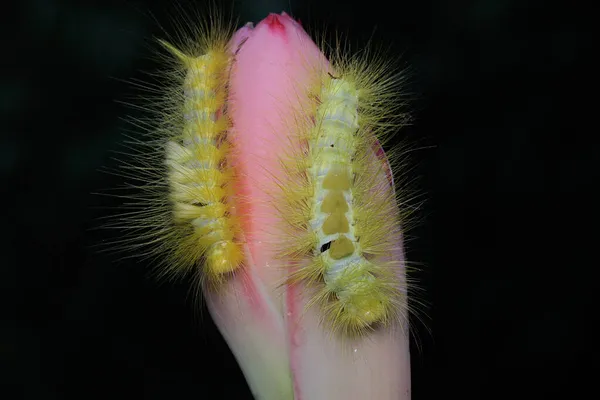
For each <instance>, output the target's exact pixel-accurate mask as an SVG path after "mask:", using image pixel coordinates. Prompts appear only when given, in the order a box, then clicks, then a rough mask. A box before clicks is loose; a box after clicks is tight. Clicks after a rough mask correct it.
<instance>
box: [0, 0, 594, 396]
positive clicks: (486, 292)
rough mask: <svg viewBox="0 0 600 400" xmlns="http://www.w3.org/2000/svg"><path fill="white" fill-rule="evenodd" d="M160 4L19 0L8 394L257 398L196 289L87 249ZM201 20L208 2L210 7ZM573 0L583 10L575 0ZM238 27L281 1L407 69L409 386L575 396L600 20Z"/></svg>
mask: <svg viewBox="0 0 600 400" xmlns="http://www.w3.org/2000/svg"><path fill="white" fill-rule="evenodd" d="M169 3H170V2H168V1H162V2H159V1H155V2H150V1H144V2H142V1H137V2H136V1H128V2H119V1H106V0H105V1H94V2H92V1H90V2H79V1H61V0H26V1H21V2H18V3H16V6H17V8H18V13H16V14H15V17H13V10H11V11H10V12H6V11H5V12H4V15H3V17H4V18H3V19H4V20H5V21H4V22H3V24H2V25H3V27H4V28H5V29H4V30H5V33H3V34H2V36H3V37H2V43H3V46H2V66H3V74H2V86H1V88H0V95H1V103H0V104H1V112H2V135H1V138H0V174H1V175H2V200H3V203H5V205H4V206H3V207H2V218H1V219H0V221H1V224H2V226H3V227H4V230H3V232H4V234H3V236H2V240H1V241H0V245H1V247H0V266H1V268H0V284H1V289H2V290H1V292H0V293H1V296H2V297H1V298H0V311H1V313H2V314H1V315H2V318H1V322H0V328H1V330H0V355H1V360H2V364H3V365H4V366H5V371H0V382H1V383H2V392H3V393H2V394H0V396H2V398H6V399H8V398H24V399H38V398H40V399H42V398H43V399H50V398H91V397H100V396H102V397H105V396H118V397H120V396H126V395H127V396H130V398H148V399H184V398H227V399H230V398H235V399H238V398H239V399H250V398H251V396H250V393H249V391H248V388H247V386H246V383H245V381H244V379H243V376H242V375H241V372H240V370H239V368H238V367H237V365H236V363H235V360H234V359H233V357H232V355H231V354H230V352H229V350H228V348H227V346H226V344H225V343H224V342H223V340H222V339H221V337H220V335H219V333H218V332H217V331H216V329H215V327H214V326H213V325H212V322H211V321H210V318H202V322H199V319H198V318H195V317H194V315H195V311H194V310H193V304H191V302H190V301H189V300H188V299H187V298H186V295H187V289H188V285H187V284H186V283H185V282H183V283H174V284H164V285H159V284H157V283H156V282H154V281H153V280H151V279H149V278H148V276H147V265H145V264H144V263H140V262H136V261H131V260H121V261H119V260H115V258H114V257H111V256H107V255H104V254H98V253H97V252H96V251H95V250H94V248H93V246H94V245H96V244H98V243H100V242H102V241H104V240H107V237H108V236H110V235H109V234H107V233H106V232H103V231H97V230H94V229H93V228H94V227H95V226H97V225H98V223H97V220H98V218H101V217H103V216H106V215H109V214H110V212H111V211H110V210H109V209H108V207H111V206H115V205H116V204H117V203H116V202H115V200H113V199H107V198H105V197H101V196H96V195H94V194H93V193H94V192H99V191H102V190H104V189H107V188H111V187H115V186H118V185H119V184H120V183H122V179H121V178H118V177H113V176H110V175H107V174H104V173H102V172H99V169H101V168H102V167H111V166H114V161H113V160H112V159H111V157H112V154H111V151H113V150H116V149H118V144H119V142H121V140H122V139H123V137H122V132H123V130H124V129H125V128H127V125H126V123H124V122H123V121H122V119H121V117H123V116H124V115H126V114H130V113H131V112H132V111H131V109H128V108H127V107H124V106H123V105H121V104H119V103H118V102H116V100H120V99H124V98H125V97H126V96H127V95H128V94H130V93H131V92H132V90H131V89H132V88H131V86H130V85H128V84H127V83H125V82H123V81H122V80H126V79H132V78H143V75H142V74H141V73H140V70H152V69H153V68H155V67H156V64H154V62H153V61H152V60H151V59H150V56H151V51H150V50H149V49H148V47H147V43H148V39H149V38H150V37H151V36H152V35H155V34H156V35H160V30H159V29H158V27H157V24H156V21H155V20H154V19H153V17H151V14H152V15H154V17H155V18H156V20H158V21H159V22H160V23H161V24H164V25H165V28H166V29H167V30H171V32H172V29H171V28H170V27H169V25H168V22H169V19H168V17H167V14H166V12H167V11H172V10H173V7H172V5H170V4H169ZM197 4H198V5H197V8H198V9H199V10H200V11H201V13H202V9H203V5H202V3H201V2H198V3H197ZM573 4H575V3H573ZM234 10H235V14H236V15H239V16H240V20H241V21H242V22H245V21H255V22H257V21H258V20H260V19H262V18H264V17H265V16H266V15H267V13H268V12H280V11H282V10H286V11H288V12H291V13H292V15H293V16H294V17H298V18H300V19H301V20H302V21H303V22H308V24H309V25H311V26H315V27H323V26H328V27H329V28H330V29H331V28H336V29H339V30H341V31H343V32H348V33H349V34H350V37H351V38H352V39H353V40H354V41H356V42H357V43H360V42H361V41H362V42H363V43H364V41H365V40H367V39H368V38H369V37H370V36H371V34H372V33H373V29H374V28H375V27H376V28H377V29H376V30H375V34H374V40H375V42H376V43H383V44H386V45H390V46H391V47H390V53H392V55H393V56H400V55H402V58H401V60H402V61H403V62H405V63H406V64H407V65H410V67H411V71H412V74H411V81H410V83H409V87H408V89H409V90H410V91H411V92H412V93H415V100H414V101H413V103H412V108H413V111H414V118H415V121H414V124H413V125H412V126H410V127H408V128H406V129H405V130H404V133H403V135H406V137H408V138H410V139H411V140H416V141H418V143H419V144H420V145H423V146H424V147H427V146H434V147H433V148H428V149H424V150H420V151H417V152H415V153H414V154H413V157H414V159H415V162H416V164H417V169H416V172H415V174H416V175H418V176H419V177H420V179H419V182H418V186H419V189H420V190H422V191H423V192H425V193H426V198H427V202H426V203H425V205H424V206H423V209H422V210H421V217H422V219H421V221H422V222H421V224H420V225H419V226H418V227H417V228H416V229H414V230H413V231H412V235H413V236H414V237H415V239H414V240H412V241H411V242H410V244H409V248H408V257H409V259H410V260H413V261H418V262H421V263H423V265H424V266H425V270H424V272H423V273H422V274H421V276H420V278H421V279H422V284H423V286H424V287H425V288H426V290H427V300H428V301H429V302H431V304H432V305H431V307H430V309H429V310H428V315H429V317H430V319H431V320H430V321H429V322H428V326H429V328H430V329H431V332H432V333H431V334H429V333H427V332H426V330H424V329H423V328H422V327H419V328H418V329H417V330H418V337H419V342H420V344H421V348H420V350H418V349H417V348H416V347H413V356H412V370H413V398H414V399H433V398H449V397H457V398H466V399H489V398H520V397H524V398H525V397H527V398H536V399H546V398H554V397H558V396H561V397H562V398H579V396H581V395H583V393H584V391H585V388H586V386H587V382H588V379H592V378H590V377H589V376H588V375H589V374H591V371H592V368H593V367H592V366H593V354H594V350H595V348H594V346H593V345H592V339H593V338H594V332H593V330H592V329H593V324H594V322H595V321H594V320H595V315H596V314H597V312H596V309H595V307H594V306H593V299H594V296H593V291H592V290H593V288H594V287H595V286H597V285H596V284H595V281H594V279H592V275H593V272H594V270H595V269H596V268H597V266H598V262H597V261H596V259H595V258H594V257H592V256H591V253H592V252H593V251H594V250H595V247H596V246H597V240H596V238H597V236H598V235H597V233H596V231H597V226H598V225H597V222H595V219H596V217H597V214H598V212H597V206H598V195H597V194H596V193H595V190H594V188H593V184H594V182H596V181H597V179H598V169H597V168H596V164H597V159H598V141H597V139H596V136H597V135H598V129H597V124H596V123H595V122H596V121H595V118H594V113H595V112H596V104H597V100H596V96H597V95H596V92H595V91H594V90H593V89H592V78H591V77H592V64H591V59H592V57H593V56H594V54H593V53H594V52H593V50H595V48H593V47H592V37H591V31H592V29H591V26H592V24H593V23H594V20H593V18H594V17H593V15H594V14H593V13H592V12H591V11H590V10H586V9H584V8H583V7H582V6H575V5H570V4H568V3H567V2H565V3H564V4H560V3H555V2H545V1H532V0H530V1H519V0H506V1H492V0H473V1H466V0H459V1H452V2H445V1H433V0H432V1H411V2H409V1H396V2H390V3H389V4H388V3H386V2H383V1H375V0H374V1H369V2H355V3H348V2H339V1H336V0H320V1H314V0H311V1H305V2H302V1H291V2H287V1H286V2H280V1H256V2H251V1H247V2H238V3H236V4H235V6H234Z"/></svg>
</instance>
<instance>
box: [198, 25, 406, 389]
mask: <svg viewBox="0 0 600 400" xmlns="http://www.w3.org/2000/svg"><path fill="white" fill-rule="evenodd" d="M231 44H232V46H231V47H232V48H233V49H234V50H236V49H238V51H237V54H236V56H235V62H234V66H233V68H232V71H231V78H230V86H229V89H230V98H229V105H228V107H230V115H231V119H232V125H233V128H232V132H231V135H230V140H231V142H232V143H233V145H234V147H235V149H236V150H235V156H234V159H233V163H234V165H235V169H236V173H237V175H238V182H237V186H236V188H235V190H236V193H235V195H236V197H238V198H240V199H244V201H243V202H242V203H241V204H240V205H239V208H240V210H239V214H240V215H241V216H242V229H243V232H244V241H245V253H246V254H245V255H246V262H245V264H244V267H243V268H242V272H240V273H237V274H236V275H235V277H234V278H233V279H232V280H231V281H229V282H228V284H227V285H228V286H227V287H226V289H225V290H223V291H219V292H216V293H207V295H206V297H207V301H208V306H209V310H210V312H211V315H212V317H213V319H214V320H215V322H216V324H217V326H218V327H219V329H220V331H221V332H222V334H223V336H224V337H225V340H226V341H227V343H228V344H229V346H230V348H231V350H232V351H233V353H234V355H235V357H236V359H237V360H238V362H239V364H240V366H241V368H242V370H243V372H244V375H245V377H246V379H247V381H248V383H249V385H250V388H251V390H252V392H253V394H254V396H255V397H256V398H257V399H269V400H270V399H273V400H285V399H295V400H320V399H323V400H325V399H326V400H336V399H340V400H341V399H361V400H362V399H372V400H387V399H390V400H391V399H394V400H397V399H409V398H410V361H409V358H410V357H409V346H408V333H407V332H406V330H405V329H404V330H403V329H380V330H375V331H373V332H371V333H369V334H367V335H365V336H364V337H361V338H348V339H344V340H342V339H341V338H340V337H338V336H336V335H331V333H330V332H328V331H327V330H326V329H325V328H324V327H323V326H322V324H321V323H320V316H319V310H318V308H315V307H311V308H308V311H306V312H305V306H306V303H307V301H308V300H309V296H310V293H308V291H306V290H304V287H303V286H300V285H285V286H283V287H282V286H281V285H280V284H281V283H282V282H283V281H284V280H285V276H286V261H285V260H282V259H281V257H278V256H277V248H276V243H275V242H274V241H273V229H271V228H272V227H276V226H277V224H278V221H277V219H278V218H279V216H278V215H277V214H276V213H275V212H274V210H273V207H272V205H270V201H272V198H271V197H270V193H272V192H273V191H276V190H277V186H276V185H277V178H278V177H279V176H281V174H283V172H284V171H283V170H282V166H281V164H280V159H281V156H282V155H283V154H284V153H285V152H286V149H288V147H289V146H290V135H291V134H292V132H291V131H290V129H289V128H290V126H289V124H290V121H291V120H293V116H294V114H297V113H298V112H299V111H300V110H302V109H303V107H306V106H307V104H308V103H309V101H310V100H311V99H310V98H309V96H308V94H307V93H306V91H304V90H303V87H305V86H306V85H309V83H310V79H311V73H312V72H313V71H314V69H315V68H316V67H317V66H319V65H326V63H327V60H326V59H325V56H324V55H323V54H322V53H321V52H320V50H319V49H318V47H317V46H316V45H315V43H314V42H313V41H312V40H311V39H310V37H309V36H308V35H307V34H306V32H305V31H304V30H303V29H302V27H301V26H300V24H299V23H297V22H296V21H294V20H293V19H292V18H290V17H289V16H288V15H287V14H285V13H282V14H281V15H277V14H270V15H269V16H268V17H267V18H265V19H264V20H263V21H261V22H260V23H259V24H258V25H257V26H256V27H254V28H252V27H251V26H249V25H247V26H245V27H243V28H242V29H240V30H239V31H238V32H237V33H236V35H235V37H234V38H233V39H232V42H231ZM373 156H374V157H375V156H377V157H380V158H382V157H383V158H385V155H384V154H383V153H382V152H380V154H376V151H375V150H374V152H373ZM384 162H385V159H384ZM388 178H389V177H388V176H385V173H383V174H381V176H377V177H374V179H378V180H379V181H380V182H382V185H389V180H388ZM267 228H269V229H267ZM401 240H402V238H401V237H398V242H401ZM393 257H396V258H398V259H403V254H402V251H399V252H398V254H394V255H393ZM402 273H403V272H402Z"/></svg>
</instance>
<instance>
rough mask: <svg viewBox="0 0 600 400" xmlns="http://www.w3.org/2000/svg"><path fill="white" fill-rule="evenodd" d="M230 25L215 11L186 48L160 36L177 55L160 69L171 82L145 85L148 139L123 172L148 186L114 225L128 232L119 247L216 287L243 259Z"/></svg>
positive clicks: (170, 272) (165, 271)
mask: <svg viewBox="0 0 600 400" xmlns="http://www.w3.org/2000/svg"><path fill="white" fill-rule="evenodd" d="M232 29H233V27H231V26H228V24H227V23H225V22H223V21H222V20H221V19H220V18H219V17H213V18H212V19H211V20H210V21H209V22H208V23H206V24H205V25H200V26H195V27H193V28H192V29H191V30H192V33H191V34H189V35H187V36H186V39H184V40H183V41H181V42H182V43H181V44H180V46H181V47H182V50H180V49H179V48H177V47H175V46H174V45H172V44H171V43H169V42H167V41H165V40H159V43H160V44H161V45H162V47H163V48H164V49H166V50H167V51H168V52H169V53H170V55H171V57H172V58H169V59H168V60H167V65H168V66H169V67H168V68H167V70H166V71H164V72H163V73H162V74H161V76H162V77H163V78H164V79H166V80H167V81H168V84H167V85H166V87H165V86H162V87H161V86H158V85H157V87H152V86H149V85H148V84H145V85H143V86H142V87H143V88H144V89H146V90H147V91H148V92H149V93H150V96H148V97H146V99H145V101H146V104H144V107H145V109H146V110H148V109H149V110H150V111H151V115H150V118H149V120H148V121H146V120H133V124H134V125H135V126H137V127H142V128H143V129H145V130H147V137H146V138H144V139H143V140H141V141H136V142H134V145H135V147H136V150H137V154H135V155H134V161H133V162H131V163H125V164H124V165H123V166H122V167H123V168H124V169H125V170H126V171H131V172H127V173H125V174H123V173H121V174H122V175H125V176H126V177H132V178H133V179H135V180H141V181H142V182H143V184H141V185H136V186H135V188H136V189H137V191H138V192H137V193H136V194H134V195H132V196H130V198H133V199H134V200H135V201H134V203H130V204H127V205H125V208H130V209H132V211H131V212H128V213H124V214H121V215H119V221H118V222H116V223H114V224H113V225H114V226H118V227H122V228H124V229H125V231H126V233H125V237H124V238H123V239H122V240H121V247H122V248H124V249H125V250H128V251H130V250H135V251H137V252H138V253H139V254H141V255H143V256H149V257H152V258H157V259H159V260H160V261H159V264H158V267H159V268H158V271H159V272H158V273H159V275H161V276H163V275H165V276H181V275H182V274H186V273H188V272H191V273H192V274H194V276H195V279H199V281H203V282H207V283H208V284H209V287H211V288H218V287H219V285H220V284H221V283H222V282H223V281H224V280H225V279H226V277H227V276H229V275H230V274H231V273H235V272H236V271H237V270H238V269H239V268H240V267H241V265H242V263H243V261H244V257H243V251H242V248H241V245H240V241H241V240H242V239H241V231H240V228H239V220H238V216H237V215H236V212H235V204H234V203H233V202H234V196H233V195H232V185H233V182H234V180H235V174H234V172H233V170H232V168H231V166H230V157H231V154H232V151H233V149H232V146H231V145H230V143H229V141H228V130H229V128H230V119H229V115H228V113H227V106H226V100H227V96H228V85H227V83H228V82H227V80H228V71H229V69H230V66H231V63H232V59H233V57H234V54H233V51H232V50H231V49H229V48H228V42H229V39H230V37H231V35H232V33H233V31H232Z"/></svg>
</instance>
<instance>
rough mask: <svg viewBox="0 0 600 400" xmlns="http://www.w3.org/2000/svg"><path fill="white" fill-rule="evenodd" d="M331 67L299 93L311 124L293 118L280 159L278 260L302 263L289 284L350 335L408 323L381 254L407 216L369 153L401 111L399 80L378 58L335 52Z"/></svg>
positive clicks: (399, 282)
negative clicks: (299, 286) (307, 290)
mask: <svg viewBox="0 0 600 400" xmlns="http://www.w3.org/2000/svg"><path fill="white" fill-rule="evenodd" d="M337 50H338V51H339V48H338V49H337ZM330 62H331V64H332V65H331V67H320V68H317V69H315V71H314V76H315V77H314V83H313V84H312V86H311V87H310V88H308V91H309V93H310V94H309V95H310V97H311V98H312V99H313V104H312V109H311V110H304V112H306V113H308V114H310V115H311V117H312V118H311V119H310V122H308V123H299V122H298V121H306V118H302V117H299V118H295V119H294V124H295V125H296V126H295V127H294V131H296V132H298V138H297V139H298V142H299V143H301V144H302V145H300V146H299V147H301V151H292V153H291V155H289V156H288V157H287V159H285V160H284V162H283V164H284V165H286V166H287V168H286V169H287V175H288V177H287V181H286V182H284V183H282V184H281V185H280V186H281V187H282V188H284V189H283V190H284V192H285V193H283V194H282V195H281V196H280V200H279V202H280V203H282V204H280V205H278V207H277V208H278V209H279V210H280V211H281V214H282V219H283V220H284V221H286V222H287V223H288V226H287V229H286V231H287V235H286V240H285V241H284V244H283V246H282V251H283V254H282V257H283V258H284V259H286V258H287V259H290V258H292V259H295V260H296V261H297V264H301V265H298V266H297V268H296V270H295V271H294V272H293V273H292V274H291V276H290V279H289V280H288V283H300V282H303V283H304V284H307V285H309V286H310V287H312V288H316V294H315V296H314V298H313V299H312V300H311V301H310V302H309V304H308V305H309V307H310V306H313V305H317V306H318V307H320V309H321V312H322V315H323V319H324V320H326V321H327V322H328V323H329V326H330V327H331V328H332V329H333V330H334V331H338V332H341V333H342V334H343V335H344V336H351V337H352V336H360V335H364V334H366V333H367V332H368V331H370V330H373V329H375V328H377V327H378V326H388V325H391V324H393V323H394V322H398V320H400V319H404V320H405V321H404V322H408V321H407V319H408V303H407V283H406V279H405V277H404V273H405V269H406V266H405V262H404V261H403V260H402V259H398V258H394V257H387V259H386V257H385V256H386V255H387V256H389V255H390V254H392V253H394V252H395V253H396V255H397V254H401V253H402V243H401V242H400V241H401V239H402V229H403V228H405V226H406V223H407V218H408V217H409V216H410V212H409V211H408V210H400V209H399V207H398V200H397V199H396V197H395V195H394V191H393V188H392V184H391V183H390V184H388V183H387V182H385V183H383V184H382V183H381V181H382V179H383V180H385V177H386V175H387V174H388V173H389V172H390V171H388V166H389V165H388V164H387V162H385V160H384V161H383V162H382V160H380V159H378V158H377V155H376V151H377V149H379V148H380V147H379V146H380V142H381V141H385V140H387V139H389V138H390V136H391V134H393V133H394V131H395V130H397V128H399V127H400V126H402V125H403V123H404V122H405V120H406V114H404V113H402V112H399V111H398V109H399V107H400V106H401V105H402V104H401V103H402V101H401V95H400V93H401V92H399V91H400V89H401V88H400V83H401V76H400V75H394V74H393V73H392V72H391V69H390V66H389V65H388V64H386V63H385V62H384V61H382V60H381V59H378V58H377V57H375V58H373V57H369V56H368V54H367V55H364V54H363V55H356V56H353V57H349V56H346V55H341V54H340V53H339V52H337V53H334V54H333V55H332V56H330ZM388 157H389V155H388ZM401 189H402V190H405V189H406V188H404V187H403V188H401ZM404 196H406V194H405V193H404V192H402V193H399V197H400V198H403V197H404ZM306 257H310V261H309V262H308V263H307V264H306V263H304V264H302V263H303V262H304V261H305V259H306Z"/></svg>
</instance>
